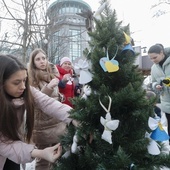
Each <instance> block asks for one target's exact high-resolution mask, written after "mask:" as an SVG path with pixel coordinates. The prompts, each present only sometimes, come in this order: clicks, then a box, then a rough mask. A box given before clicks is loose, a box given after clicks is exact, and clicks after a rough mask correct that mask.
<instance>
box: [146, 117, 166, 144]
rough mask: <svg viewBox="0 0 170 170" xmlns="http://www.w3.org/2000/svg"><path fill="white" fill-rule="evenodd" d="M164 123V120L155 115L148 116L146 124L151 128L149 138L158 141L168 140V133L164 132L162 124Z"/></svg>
mask: <svg viewBox="0 0 170 170" xmlns="http://www.w3.org/2000/svg"><path fill="white" fill-rule="evenodd" d="M164 123H165V120H163V119H161V118H160V117H158V116H155V118H152V117H149V120H148V125H149V127H150V129H151V130H153V131H152V133H151V135H150V137H151V139H153V140H155V141H160V142H162V141H166V140H169V135H168V134H167V133H166V131H165V130H164V128H163V126H162V125H163V124H164Z"/></svg>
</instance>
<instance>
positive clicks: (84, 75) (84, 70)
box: [74, 59, 92, 84]
mask: <svg viewBox="0 0 170 170" xmlns="http://www.w3.org/2000/svg"><path fill="white" fill-rule="evenodd" d="M74 69H75V70H78V71H79V74H80V77H79V83H80V84H87V83H89V82H90V81H92V74H91V73H90V72H89V63H88V62H87V60H83V59H80V60H79V61H78V63H75V65H74Z"/></svg>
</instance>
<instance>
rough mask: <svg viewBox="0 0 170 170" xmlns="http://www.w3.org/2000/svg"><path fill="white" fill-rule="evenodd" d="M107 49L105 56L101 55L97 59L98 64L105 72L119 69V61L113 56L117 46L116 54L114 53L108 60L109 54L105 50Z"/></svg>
mask: <svg viewBox="0 0 170 170" xmlns="http://www.w3.org/2000/svg"><path fill="white" fill-rule="evenodd" d="M106 51H107V54H106V55H107V56H106V57H102V58H101V59H100V61H99V63H100V66H101V67H102V69H103V70H104V71H105V72H109V73H111V72H116V71H118V70H119V63H118V61H117V60H115V59H114V58H115V56H116V54H117V51H118V48H117V51H116V54H115V55H114V57H113V58H112V59H111V60H110V59H109V54H108V49H107V50H106Z"/></svg>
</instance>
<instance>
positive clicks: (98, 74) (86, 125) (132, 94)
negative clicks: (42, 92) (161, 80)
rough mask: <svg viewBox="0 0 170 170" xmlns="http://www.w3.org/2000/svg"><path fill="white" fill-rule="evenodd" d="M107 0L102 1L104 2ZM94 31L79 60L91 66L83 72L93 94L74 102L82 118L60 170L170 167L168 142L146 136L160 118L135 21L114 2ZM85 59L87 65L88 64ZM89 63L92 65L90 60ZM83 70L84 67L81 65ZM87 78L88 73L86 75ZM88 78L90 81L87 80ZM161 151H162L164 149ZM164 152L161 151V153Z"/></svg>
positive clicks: (71, 130)
mask: <svg viewBox="0 0 170 170" xmlns="http://www.w3.org/2000/svg"><path fill="white" fill-rule="evenodd" d="M105 2H106V0H102V1H101V4H104V3H105ZM94 21H95V29H94V30H93V31H91V32H89V36H90V37H91V40H90V42H89V45H90V47H91V48H90V49H91V50H87V51H85V54H86V59H85V61H81V62H80V63H79V64H80V65H81V64H82V65H83V64H84V63H85V64H84V65H86V66H87V63H90V64H89V65H90V66H89V72H90V73H91V74H92V80H89V74H88V73H85V72H86V71H87V69H86V70H85V71H84V72H83V73H82V75H81V72H80V79H81V81H82V82H83V80H84V81H85V80H89V82H88V83H87V82H85V83H84V84H83V88H84V92H85V88H86V90H91V91H90V93H89V94H88V95H86V94H85V93H84V96H81V97H76V98H74V99H73V100H72V102H73V104H74V105H75V108H74V109H73V110H72V111H71V112H70V114H71V117H72V118H74V119H75V120H77V121H78V122H79V126H78V127H74V126H72V125H70V126H69V127H68V133H67V135H66V136H64V137H62V142H61V144H62V146H63V150H64V151H63V152H64V153H63V156H62V157H61V158H60V159H59V160H58V163H57V165H56V169H57V170H136V169H137V170H153V169H159V168H161V167H163V166H167V167H170V157H169V155H168V154H165V153H163V152H161V149H162V148H163V147H164V145H163V144H162V143H161V142H159V141H158V142H157V143H159V145H160V148H159V147H158V146H157V144H156V143H154V144H155V145H153V146H155V148H154V149H151V150H152V151H153V153H151V150H150V151H149V147H148V146H149V145H150V144H151V142H153V141H152V140H151V139H150V137H148V136H149V135H148V136H147V135H146V133H147V132H148V133H149V134H150V133H151V132H152V130H151V129H150V127H149V126H148V120H149V118H151V117H153V118H154V112H153V103H154V102H155V100H154V99H153V100H150V101H148V100H147V99H146V97H145V95H146V94H145V91H144V89H143V88H142V82H143V75H142V73H141V72H140V70H139V69H138V66H136V65H135V64H134V63H135V60H136V56H137V54H136V53H135V52H134V51H133V49H132V48H131V45H132V39H131V37H130V30H129V29H130V28H129V25H127V26H122V22H118V21H117V16H116V11H115V10H113V11H112V10H111V8H110V6H109V4H108V3H106V5H105V9H104V11H103V12H102V15H101V19H95V18H94ZM83 62H84V63H83ZM86 62H87V63H86ZM80 70H81V71H82V69H80ZM81 76H84V77H81ZM83 78H84V79H83ZM159 150H160V152H159ZM155 152H158V153H155Z"/></svg>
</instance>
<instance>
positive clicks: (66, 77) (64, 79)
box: [62, 74, 71, 82]
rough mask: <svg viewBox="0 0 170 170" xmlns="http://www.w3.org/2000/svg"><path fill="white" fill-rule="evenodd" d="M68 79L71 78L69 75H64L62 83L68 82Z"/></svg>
mask: <svg viewBox="0 0 170 170" xmlns="http://www.w3.org/2000/svg"><path fill="white" fill-rule="evenodd" d="M70 78H71V75H70V74H65V75H64V76H63V79H62V80H63V81H65V82H67V81H69V80H70Z"/></svg>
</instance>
